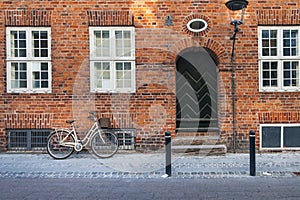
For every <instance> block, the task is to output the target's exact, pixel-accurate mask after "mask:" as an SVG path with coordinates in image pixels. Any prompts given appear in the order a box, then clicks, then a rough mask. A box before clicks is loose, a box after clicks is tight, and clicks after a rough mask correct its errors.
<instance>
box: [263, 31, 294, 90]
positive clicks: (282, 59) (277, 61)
mask: <svg viewBox="0 0 300 200" xmlns="http://www.w3.org/2000/svg"><path fill="white" fill-rule="evenodd" d="M258 32H259V37H258V45H259V48H258V49H259V50H258V55H259V80H260V82H259V86H260V87H259V89H260V91H262V92H264V91H266V92H274V91H278V92H285V91H287V92H293V91H300V81H299V79H300V73H299V70H300V69H299V68H300V67H299V65H300V51H299V50H300V49H299V48H300V27H289V26H282V27H270V26H266V27H263V26H262V27H259V28H258Z"/></svg>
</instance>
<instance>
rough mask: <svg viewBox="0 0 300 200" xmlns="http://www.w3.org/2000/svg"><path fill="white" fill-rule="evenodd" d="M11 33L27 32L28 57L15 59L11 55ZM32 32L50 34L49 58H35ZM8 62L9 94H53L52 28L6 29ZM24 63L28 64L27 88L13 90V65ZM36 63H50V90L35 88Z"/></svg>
mask: <svg viewBox="0 0 300 200" xmlns="http://www.w3.org/2000/svg"><path fill="white" fill-rule="evenodd" d="M11 31H25V32H26V53H27V54H26V57H13V56H12V55H11V48H12V47H11V34H10V32H11ZM32 31H47V34H48V57H34V56H33V42H32V34H31V33H32ZM6 55H7V58H6V61H7V70H6V71H7V93H51V92H52V64H51V28H50V27H7V28H6ZM14 62H18V63H20V62H23V63H26V64H27V72H26V73H27V77H26V78H27V88H12V86H11V64H12V63H14ZM35 62H39V63H41V62H43V63H48V82H49V84H48V88H33V86H32V71H33V70H32V64H33V63H35Z"/></svg>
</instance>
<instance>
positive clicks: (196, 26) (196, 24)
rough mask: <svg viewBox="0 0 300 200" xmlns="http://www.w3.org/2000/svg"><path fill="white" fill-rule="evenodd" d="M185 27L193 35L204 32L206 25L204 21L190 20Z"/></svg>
mask: <svg viewBox="0 0 300 200" xmlns="http://www.w3.org/2000/svg"><path fill="white" fill-rule="evenodd" d="M186 27H187V29H188V30H189V31H191V32H193V33H199V32H202V31H204V30H206V29H207V27H208V24H207V22H206V21H205V20H204V19H192V20H190V21H189V22H188V23H187V25H186Z"/></svg>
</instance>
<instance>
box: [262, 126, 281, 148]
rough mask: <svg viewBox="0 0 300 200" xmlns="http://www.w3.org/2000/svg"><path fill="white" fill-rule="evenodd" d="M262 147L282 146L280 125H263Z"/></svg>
mask: <svg viewBox="0 0 300 200" xmlns="http://www.w3.org/2000/svg"><path fill="white" fill-rule="evenodd" d="M262 147H263V148H276V147H278V148H280V147H281V128H280V127H262Z"/></svg>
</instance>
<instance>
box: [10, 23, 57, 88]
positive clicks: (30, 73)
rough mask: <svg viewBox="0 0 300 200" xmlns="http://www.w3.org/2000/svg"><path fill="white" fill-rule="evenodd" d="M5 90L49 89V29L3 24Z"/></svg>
mask: <svg viewBox="0 0 300 200" xmlns="http://www.w3.org/2000/svg"><path fill="white" fill-rule="evenodd" d="M6 55H7V92H8V93H51V82H52V75H51V74H52V70H51V29H50V28H49V27H7V28H6Z"/></svg>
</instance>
